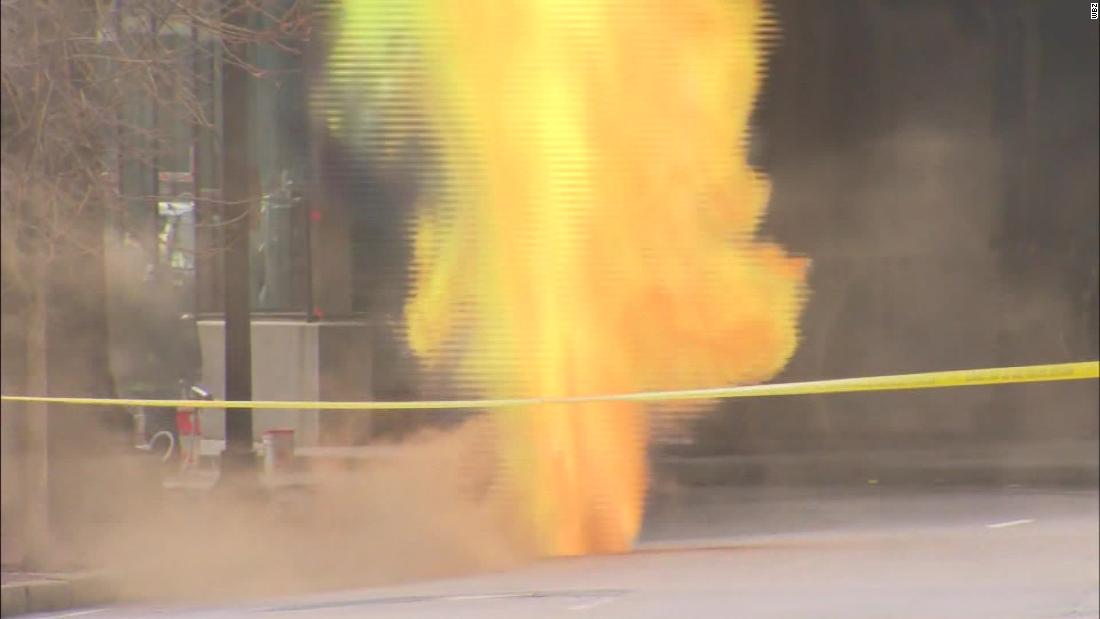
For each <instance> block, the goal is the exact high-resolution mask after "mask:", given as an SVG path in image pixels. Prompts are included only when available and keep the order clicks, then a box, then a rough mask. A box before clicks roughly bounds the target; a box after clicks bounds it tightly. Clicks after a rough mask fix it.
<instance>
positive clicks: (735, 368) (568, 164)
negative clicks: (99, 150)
mask: <svg viewBox="0 0 1100 619" xmlns="http://www.w3.org/2000/svg"><path fill="white" fill-rule="evenodd" d="M343 9H344V12H343V18H342V21H341V28H340V31H339V35H338V37H337V39H336V43H335V44H334V46H333V48H332V61H331V62H330V80H332V81H338V80H340V79H344V80H352V79H359V80H360V82H359V84H360V87H361V90H360V91H359V92H362V93H364V94H363V97H364V98H363V99H362V100H361V101H360V103H363V104H364V105H371V106H373V109H376V110H378V112H377V122H378V123H379V126H380V127H381V129H377V130H374V129H370V130H368V129H364V128H363V127H364V126H366V124H369V123H367V121H362V120H361V121H359V125H358V129H357V128H356V126H351V125H350V124H349V121H348V117H349V114H350V113H349V112H348V111H347V110H344V111H342V112H341V111H339V110H337V111H329V112H328V113H327V119H328V122H329V125H330V127H331V128H332V129H333V130H334V131H336V132H337V133H340V134H344V135H349V136H353V135H369V136H373V137H372V139H375V138H377V139H378V141H377V143H376V146H378V145H381V150H382V151H385V153H390V154H392V153H394V152H398V151H401V150H402V149H403V148H406V147H407V146H408V145H409V144H410V143H411V140H412V139H413V138H414V137H415V136H416V135H420V134H430V135H431V136H432V137H431V139H430V140H429V141H428V142H427V145H426V146H425V145H424V143H423V140H421V142H422V143H421V147H420V148H421V149H422V150H421V152H422V153H426V155H424V157H426V158H430V159H431V160H432V166H431V167H432V170H433V171H432V172H431V173H425V174H424V175H423V178H422V182H423V184H424V185H425V186H426V187H427V188H429V190H428V191H427V192H426V193H425V194H424V195H425V196H426V198H424V199H423V203H422V204H420V205H419V208H418V212H417V215H416V216H415V228H414V231H413V234H414V264H413V275H412V277H413V287H412V293H411V295H410V298H409V299H408V303H407V306H406V320H407V337H408V342H409V344H410V346H411V348H412V349H413V350H414V351H415V352H416V353H417V354H418V355H419V356H420V357H421V358H422V359H424V360H425V361H426V362H427V363H436V364H439V365H441V366H446V367H448V368H449V369H450V371H451V372H452V373H453V375H454V376H456V377H457V378H459V379H461V380H463V381H465V383H466V384H470V385H473V386H474V387H475V388H476V389H477V390H478V391H479V392H480V393H481V394H483V395H485V396H488V397H509V396H556V395H582V394H596V393H608V392H626V391H637V390H644V389H657V388H659V389H670V388H688V387H700V386H711V385H719V384H722V385H724V384H731V383H739V384H742V383H752V382H759V381H763V380H766V379H768V378H770V377H771V376H773V375H774V374H775V373H776V372H777V371H778V370H780V369H781V368H782V367H783V366H784V364H785V363H786V362H787V360H788V359H789V357H790V356H791V354H792V353H793V351H794V349H795V346H796V343H797V321H798V315H799V312H800V310H801V306H802V302H803V296H804V295H803V292H804V279H805V275H804V272H805V262H804V260H802V259H798V258H792V257H789V256H788V255H787V254H786V253H785V252H784V251H783V250H782V249H781V248H780V247H778V246H777V245H774V244H772V243H768V242H764V241H761V240H759V239H758V238H757V235H756V230H757V226H758V223H759V221H760V219H761V217H762V215H763V211H764V209H765V206H766V203H767V200H768V190H769V185H768V182H767V179H766V178H765V177H764V176H763V175H762V174H761V173H759V172H757V171H755V170H754V169H753V168H752V167H751V166H750V165H749V163H748V155H747V143H748V137H749V118H750V113H751V109H752V106H753V103H754V99H755V96H756V93H757V90H758V87H759V83H760V79H761V70H762V66H763V63H762V57H761V56H762V54H761V50H760V43H759V37H760V34H761V32H763V31H765V30H767V28H769V27H770V25H771V24H770V22H769V21H768V19H767V16H766V14H765V13H764V11H763V10H762V7H761V6H760V3H759V2H756V1H740V2H731V1H728V0H682V1H678V2H668V1H667V0H630V1H622V0H526V1H521V0H512V1H499V0H496V1H489V0H437V1H430V0H424V1H423V2H413V3H406V2H392V1H391V2H386V1H383V2H379V1H378V0H374V1H371V0H362V1H359V0H345V2H344V5H343ZM354 63H358V64H361V65H363V66H368V67H370V66H374V67H376V69H377V70H376V71H374V72H362V73H361V75H360V77H358V78H353V77H348V75H349V72H348V71H347V70H346V68H347V66H349V64H354ZM341 69H345V70H343V71H341ZM333 107H335V106H330V108H333ZM410 119H415V120H410ZM372 126H373V125H372ZM379 136H381V137H379ZM360 139H363V138H360ZM375 150H378V148H376V149H375ZM385 153H380V155H381V156H382V157H383V158H385V157H386V156H388V155H386V154H385ZM496 415H497V417H496V422H497V424H498V427H499V429H500V432H499V436H500V442H501V471H502V474H503V476H504V478H505V480H506V481H507V483H508V484H509V485H510V487H511V488H512V489H513V490H514V491H515V492H517V493H518V494H519V498H520V501H519V504H520V505H522V506H523V512H522V513H520V514H519V517H520V520H522V521H523V522H525V523H528V524H529V525H530V527H531V533H532V534H533V536H534V538H535V540H536V541H537V544H538V547H539V549H540V550H541V551H542V552H544V553H547V554H579V553H589V552H607V551H622V550H625V549H628V548H629V547H630V545H631V544H632V542H633V540H634V538H635V536H636V534H637V532H638V530H639V528H640V525H641V518H642V503H643V499H644V494H645V491H646V460H645V450H646V439H647V436H646V434H647V429H646V417H645V414H644V410H642V407H641V405H639V404H634V403H611V404H608V403H600V404H589V405H570V406H561V407H557V408H553V409H548V408H540V409H538V410H527V409H523V410H507V411H502V412H499V413H496Z"/></svg>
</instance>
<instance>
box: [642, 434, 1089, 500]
mask: <svg viewBox="0 0 1100 619" xmlns="http://www.w3.org/2000/svg"><path fill="white" fill-rule="evenodd" d="M1097 448H1098V442H1097V441H1096V440H1095V439H1081V440H1072V441H1051V442H1043V443H1022V444H1012V443H1004V444H996V445H986V446H966V445H954V446H945V447H938V448H925V449H875V450H862V451H855V450H853V451H836V452H827V451H822V452H817V453H813V452H811V453H788V454H753V455H728V456H670V455H659V454H657V455H655V456H654V458H653V460H652V462H653V470H654V472H655V474H656V475H655V476H656V477H657V478H661V479H664V480H666V481H673V482H675V483H679V484H682V485H686V486H726V485H730V486H762V485H819V484H843V485H850V484H865V483H871V484H878V483H881V484H891V485H942V484H948V485H994V486H1004V485H1014V484H1016V485H1026V486H1075V487H1090V488H1095V487H1096V486H1097V484H1098V483H1100V452H1098V449H1097Z"/></svg>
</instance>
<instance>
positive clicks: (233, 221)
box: [222, 0, 256, 481]
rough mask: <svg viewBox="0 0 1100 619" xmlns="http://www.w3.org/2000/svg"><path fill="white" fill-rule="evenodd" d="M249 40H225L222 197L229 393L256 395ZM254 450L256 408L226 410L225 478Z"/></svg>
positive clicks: (232, 26) (236, 25)
mask: <svg viewBox="0 0 1100 619" xmlns="http://www.w3.org/2000/svg"><path fill="white" fill-rule="evenodd" d="M244 5H245V3H244V2H241V1H240V0H224V2H223V5H222V18H223V23H224V24H226V25H227V26H229V28H228V30H230V32H229V33H228V36H230V37H240V36H241V35H240V33H241V32H242V31H243V30H244V29H245V28H246V27H247V25H248V16H247V15H246V12H245V6H244ZM247 53H248V48H247V44H246V43H245V42H243V41H240V40H227V41H225V55H224V56H223V58H224V61H223V63H222V199H223V200H224V202H225V211H224V212H225V220H224V225H225V237H224V238H225V397H226V399H227V400H251V399H252V327H251V316H250V313H251V310H250V308H249V296H250V291H251V282H250V277H249V271H250V269H249V250H250V249H249V240H248V233H249V227H250V221H249V220H250V216H251V214H250V211H251V208H252V206H253V204H252V203H253V201H254V200H255V199H256V196H253V195H251V193H252V189H253V188H252V183H251V182H250V179H251V177H252V174H253V170H254V166H253V161H252V152H251V150H252V149H251V141H250V139H249V137H250V136H249V131H248V121H249V118H248V113H249V108H250V105H249V103H250V102H251V92H250V88H249V85H250V84H249V79H250V76H249V75H248V72H247V71H246V70H245V68H244V67H243V66H241V63H243V62H244V61H245V59H246V58H247ZM255 468H256V464H255V457H254V456H253V454H252V409H250V408H246V409H227V410H226V411H225V452H224V453H223V454H222V480H223V481H234V480H238V479H242V478H243V477H244V476H245V475H247V474H249V473H255V472H256V471H255Z"/></svg>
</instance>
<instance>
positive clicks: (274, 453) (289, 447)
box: [263, 429, 294, 475]
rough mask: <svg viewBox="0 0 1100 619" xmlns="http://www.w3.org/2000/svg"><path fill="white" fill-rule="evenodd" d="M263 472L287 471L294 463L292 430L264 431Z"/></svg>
mask: <svg viewBox="0 0 1100 619" xmlns="http://www.w3.org/2000/svg"><path fill="white" fill-rule="evenodd" d="M263 444H264V473H267V474H268V475H270V474H272V473H288V472H290V471H291V470H292V468H293V464H294V430H288V429H275V430H268V431H266V432H264V438H263Z"/></svg>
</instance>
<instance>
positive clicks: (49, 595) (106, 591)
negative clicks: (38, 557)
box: [0, 574, 114, 617]
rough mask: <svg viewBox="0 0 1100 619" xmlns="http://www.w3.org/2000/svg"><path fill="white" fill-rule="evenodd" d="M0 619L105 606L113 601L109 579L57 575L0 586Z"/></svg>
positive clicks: (91, 576) (93, 575) (92, 575)
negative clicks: (0, 603) (1, 618)
mask: <svg viewBox="0 0 1100 619" xmlns="http://www.w3.org/2000/svg"><path fill="white" fill-rule="evenodd" d="M0 595H2V598H0V600H2V605H0V616H3V617H12V616H15V615H22V614H27V613H42V612H52V611H59V610H68V609H70V608H81V607H87V606H96V605H99V604H105V603H108V602H110V601H112V599H113V597H114V596H113V594H112V593H111V588H110V586H109V583H108V581H107V579H106V578H104V577H103V576H100V575H97V574H72V575H64V576H62V575H58V576H57V577H43V578H38V579H35V580H24V581H18V582H12V583H7V584H5V585H2V586H0Z"/></svg>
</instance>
